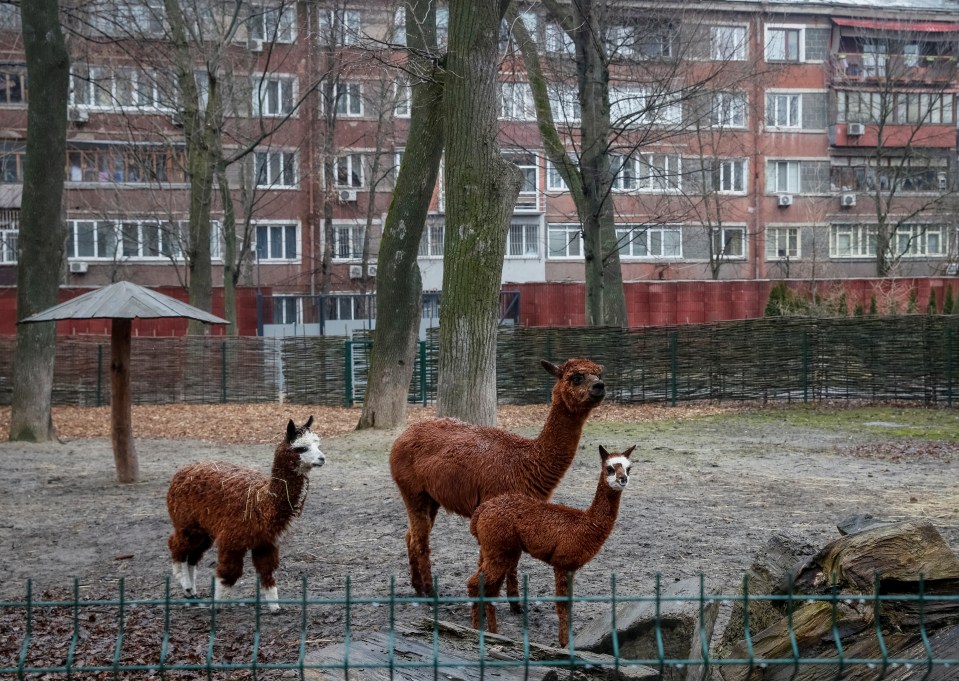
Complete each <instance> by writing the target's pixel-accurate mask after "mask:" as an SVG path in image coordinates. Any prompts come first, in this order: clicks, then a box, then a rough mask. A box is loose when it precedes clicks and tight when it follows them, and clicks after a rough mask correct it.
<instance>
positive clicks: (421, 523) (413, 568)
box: [403, 494, 439, 596]
mask: <svg viewBox="0 0 959 681" xmlns="http://www.w3.org/2000/svg"><path fill="white" fill-rule="evenodd" d="M403 501H404V502H405V504H406V515H407V517H408V518H409V529H408V530H407V531H406V551H407V554H408V556H409V560H410V580H411V581H412V583H413V590H414V591H415V592H416V594H417V595H418V596H430V595H432V593H433V572H432V569H431V567H430V532H431V531H432V530H433V521H434V520H436V513H437V511H439V504H437V503H436V502H435V501H434V500H433V498H432V497H430V496H429V495H426V494H420V495H417V496H415V497H411V498H408V497H406V496H405V495H404V497H403Z"/></svg>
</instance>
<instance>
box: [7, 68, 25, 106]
mask: <svg viewBox="0 0 959 681" xmlns="http://www.w3.org/2000/svg"><path fill="white" fill-rule="evenodd" d="M26 102H27V69H26V67H11V66H0V104H24V103H26Z"/></svg>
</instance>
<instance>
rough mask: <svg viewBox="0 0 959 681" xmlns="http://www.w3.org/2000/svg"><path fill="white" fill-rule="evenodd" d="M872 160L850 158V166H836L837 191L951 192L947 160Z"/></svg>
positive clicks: (833, 180)
mask: <svg viewBox="0 0 959 681" xmlns="http://www.w3.org/2000/svg"><path fill="white" fill-rule="evenodd" d="M870 161H871V159H848V163H849V164H850V165H842V166H840V165H835V166H832V168H831V169H830V170H831V173H832V174H831V177H830V183H831V188H832V189H833V190H834V191H867V192H874V191H876V190H877V189H878V190H879V191H883V192H888V191H891V190H893V189H895V191H896V192H897V193H915V192H947V191H951V187H952V184H951V183H950V181H949V178H950V176H951V172H950V170H949V166H948V161H947V160H946V159H911V160H910V159H901V158H898V159H895V158H891V159H884V161H885V164H884V165H881V166H876V165H875V164H874V163H872V162H870Z"/></svg>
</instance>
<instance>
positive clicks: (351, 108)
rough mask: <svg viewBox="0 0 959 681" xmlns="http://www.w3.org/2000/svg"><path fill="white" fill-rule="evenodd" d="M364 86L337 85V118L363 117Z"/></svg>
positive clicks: (352, 84)
mask: <svg viewBox="0 0 959 681" xmlns="http://www.w3.org/2000/svg"><path fill="white" fill-rule="evenodd" d="M362 95H363V86H362V84H361V83H337V85H336V93H335V94H334V97H336V107H335V110H336V114H337V116H350V117H356V116H362V115H363V96H362Z"/></svg>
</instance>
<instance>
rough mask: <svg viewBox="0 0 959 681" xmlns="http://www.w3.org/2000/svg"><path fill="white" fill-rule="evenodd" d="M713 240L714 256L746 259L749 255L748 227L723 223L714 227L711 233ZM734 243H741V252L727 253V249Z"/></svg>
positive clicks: (727, 258) (726, 258)
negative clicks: (747, 242) (747, 245)
mask: <svg viewBox="0 0 959 681" xmlns="http://www.w3.org/2000/svg"><path fill="white" fill-rule="evenodd" d="M711 238H712V240H713V256H714V257H717V258H722V259H723V260H745V259H746V256H747V247H746V228H745V227H743V226H741V225H723V226H722V227H713V233H712V235H711ZM732 244H739V250H740V251H741V252H738V253H737V252H735V250H736V249H735V248H734V249H733V251H734V252H732V253H727V252H726V251H727V249H728V248H729V246H730V245H732Z"/></svg>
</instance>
